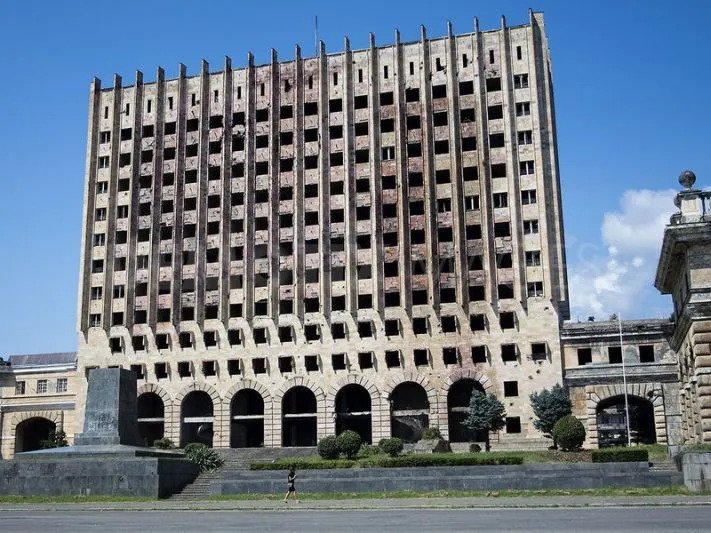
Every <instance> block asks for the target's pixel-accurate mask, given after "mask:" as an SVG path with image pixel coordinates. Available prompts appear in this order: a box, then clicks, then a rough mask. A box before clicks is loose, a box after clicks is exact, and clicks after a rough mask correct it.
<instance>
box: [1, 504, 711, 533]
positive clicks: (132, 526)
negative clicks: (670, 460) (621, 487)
mask: <svg viewBox="0 0 711 533" xmlns="http://www.w3.org/2000/svg"><path fill="white" fill-rule="evenodd" d="M0 525H1V527H0V529H1V530H2V531H3V532H15V531H33V532H34V531H76V532H82V531H92V532H93V531H97V530H99V528H100V531H101V532H102V533H108V532H112V531H146V532H151V533H153V532H160V531H168V532H171V533H177V532H180V531H202V532H208V531H210V532H212V531H230V532H232V531H279V532H281V533H284V532H285V531H328V532H332V531H358V532H359V533H362V532H366V531H378V532H380V531H418V532H419V531H527V532H528V531H545V532H553V531H565V532H569V531H576V532H577V531H606V532H610V531H640V532H641V531H644V532H649V531H709V529H711V510H710V509H709V507H707V506H678V507H626V508H617V507H612V508H609V507H608V508H598V509H571V508H552V509H446V510H444V509H426V510H391V511H388V510H371V511H362V510H360V511H350V510H349V511H336V510H330V511H321V510H303V511H299V510H281V511H269V512H264V511H217V510H214V511H76V510H57V511H30V512H27V511H11V510H3V511H0Z"/></svg>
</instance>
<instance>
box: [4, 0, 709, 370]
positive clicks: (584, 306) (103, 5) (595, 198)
mask: <svg viewBox="0 0 711 533" xmlns="http://www.w3.org/2000/svg"><path fill="white" fill-rule="evenodd" d="M110 6H112V7H116V8H117V9H110ZM529 7H533V8H534V9H536V10H539V11H544V12H545V17H546V27H547V32H548V36H549V41H550V47H551V53H552V58H553V76H554V87H555V97H556V113H557V123H558V139H559V155H560V168H561V179H562V184H563V204H564V205H563V207H564V217H565V230H566V239H567V244H568V262H569V272H570V277H571V288H570V290H571V299H572V302H573V315H574V318H575V317H580V318H585V317H587V316H588V315H589V314H596V315H597V316H598V317H602V316H606V314H609V313H611V312H613V311H619V312H621V313H622V315H623V317H630V318H631V317H641V316H666V315H667V314H668V313H669V311H670V305H669V303H668V301H667V299H666V298H662V297H660V296H658V295H656V291H655V290H654V289H653V288H652V287H651V279H652V275H653V272H654V267H655V263H656V260H657V257H656V254H657V249H658V248H657V247H658V242H659V239H660V237H661V231H662V229H661V228H662V227H663V223H664V220H665V219H667V218H668V214H669V212H670V210H671V208H672V205H671V198H672V195H673V193H672V191H671V189H675V188H678V185H677V183H676V176H678V174H679V172H680V171H681V170H682V169H683V168H686V167H689V168H692V169H694V170H695V171H696V173H697V175H698V176H699V184H700V185H706V186H708V185H711V150H710V149H709V146H708V145H709V141H711V135H710V134H709V124H710V123H711V106H710V105H709V99H708V94H709V86H710V85H711V69H709V61H708V54H709V53H710V52H711V32H710V31H709V27H711V2H709V1H685V2H661V1H623V0H619V1H599V2H563V1H559V2H547V1H539V2H532V1H531V0H527V1H526V2H520V1H514V0H509V1H507V2H495V1H489V2H472V1H468V2H464V1H461V2H460V1H456V2H455V1H452V2H426V1H418V0H410V1H408V2H395V1H393V2H382V1H379V2H372V1H369V0H359V1H358V2H354V3H352V4H350V3H345V2H309V1H302V2H235V1H232V2H228V1H225V2H217V1H211V2H203V3H195V2H180V1H175V0H174V1H171V2H152V1H146V0H144V1H133V0H126V1H124V2H121V3H119V4H116V3H113V4H110V3H108V2H93V3H91V4H90V3H88V2H87V3H86V5H85V3H84V2H72V1H67V2H55V1H53V2H49V1H46V0H44V1H43V0H40V1H35V2H19V1H6V2H3V6H2V10H1V11H0V49H1V50H2V51H3V53H2V54H0V72H2V77H1V78H0V82H1V83H0V102H2V105H1V106H0V185H1V188H0V239H1V242H0V250H1V256H0V259H1V260H0V298H1V300H2V306H0V356H1V355H6V354H11V353H21V352H36V351H62V350H72V349H74V348H75V346H76V333H75V331H74V329H75V312H76V311H75V309H76V293H77V272H78V266H79V244H80V232H81V206H82V181H83V177H84V152H85V142H86V123H87V103H88V88H89V82H90V80H91V78H92V77H93V76H98V77H99V78H101V79H102V80H103V82H104V85H106V86H108V85H110V84H111V78H112V75H113V73H114V72H117V73H119V74H121V75H122V76H123V77H124V79H127V80H130V79H132V78H133V77H134V73H135V70H136V69H139V70H142V71H143V72H144V76H145V78H146V79H147V80H152V79H153V77H154V75H155V70H156V67H157V66H159V65H162V66H164V67H165V68H166V70H167V74H168V75H169V76H174V75H175V74H176V73H177V67H178V63H179V62H183V63H185V64H186V65H187V67H188V71H189V72H191V73H196V72H198V70H199V63H200V59H202V58H204V59H206V60H207V61H209V62H210V64H211V66H212V69H213V70H218V69H219V68H220V67H221V65H222V62H223V58H224V56H225V55H229V56H231V57H232V60H233V64H234V65H235V66H241V65H243V64H244V61H245V58H246V54H247V52H248V51H250V50H251V51H252V52H253V53H254V54H255V56H256V59H257V61H258V62H266V61H267V58H268V54H269V50H270V48H272V47H273V48H275V49H276V50H277V51H278V52H279V54H280V57H282V58H289V57H292V56H293V52H294V45H295V44H296V43H299V44H301V45H302V49H303V51H304V53H305V54H309V55H310V54H311V53H312V52H313V50H314V45H313V43H314V31H313V30H314V16H315V15H318V21H319V35H320V37H321V38H322V39H323V40H324V41H325V42H326V46H327V49H328V50H331V51H338V50H340V49H341V48H342V46H343V37H344V36H346V35H348V36H349V37H350V38H351V43H352V46H353V47H354V48H363V47H365V46H366V45H367V39H368V32H371V31H372V32H374V33H375V35H376V41H377V42H378V43H381V44H386V43H390V42H392V40H393V33H394V29H395V28H398V29H399V30H400V31H401V34H402V37H403V39H405V40H414V39H417V38H418V35H419V25H420V24H425V25H426V26H427V28H428V33H429V35H431V36H438V35H443V34H444V33H445V31H446V23H447V21H448V20H451V21H452V23H453V24H454V29H455V32H468V31H471V29H472V25H473V23H472V20H473V17H474V16H478V17H479V20H480V25H481V27H482V28H484V29H491V28H496V27H499V25H500V16H501V15H502V14H503V15H505V16H506V18H507V21H508V23H509V24H511V25H513V24H520V23H524V22H526V21H527V10H528V8H529ZM136 21H137V22H138V23H137V24H136V23H135V22H136Z"/></svg>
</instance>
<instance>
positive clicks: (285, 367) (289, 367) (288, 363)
mask: <svg viewBox="0 0 711 533" xmlns="http://www.w3.org/2000/svg"><path fill="white" fill-rule="evenodd" d="M293 371H294V358H293V357H291V356H284V357H280V358H279V372H281V373H282V374H287V373H290V372H293Z"/></svg>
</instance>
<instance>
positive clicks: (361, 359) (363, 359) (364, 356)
mask: <svg viewBox="0 0 711 533" xmlns="http://www.w3.org/2000/svg"><path fill="white" fill-rule="evenodd" d="M358 366H359V367H360V369H361V370H367V369H369V368H373V367H374V366H375V358H374V357H373V352H359V353H358Z"/></svg>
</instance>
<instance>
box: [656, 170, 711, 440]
mask: <svg viewBox="0 0 711 533" xmlns="http://www.w3.org/2000/svg"><path fill="white" fill-rule="evenodd" d="M695 182H696V176H695V175H694V173H693V172H691V171H690V170H686V171H684V172H682V173H681V175H680V176H679V183H680V184H681V185H682V186H683V187H684V190H683V191H681V192H679V193H678V194H677V195H676V198H675V201H674V205H676V207H677V208H678V209H679V211H678V212H677V213H675V214H674V215H672V217H671V220H670V221H669V225H667V227H666V228H665V230H664V241H663V242H662V250H661V253H660V256H659V264H658V265H657V275H656V279H655V282H654V285H655V286H656V287H657V289H659V291H660V292H661V293H662V294H670V295H671V297H672V301H673V303H674V322H673V324H671V325H670V328H669V331H668V334H669V343H670V345H671V347H672V349H673V350H674V351H675V352H676V353H677V354H678V358H679V381H680V383H679V386H680V388H681V390H680V394H679V401H680V404H681V408H682V419H681V433H682V442H685V443H709V442H711V191H701V190H698V189H694V188H693V186H694V184H695Z"/></svg>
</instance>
